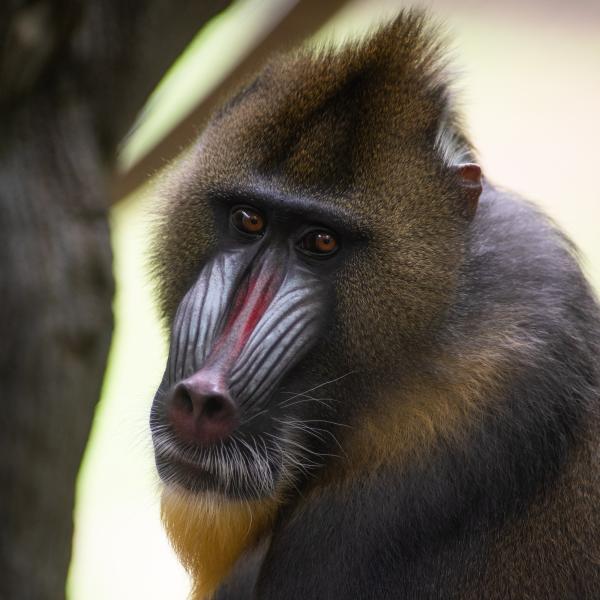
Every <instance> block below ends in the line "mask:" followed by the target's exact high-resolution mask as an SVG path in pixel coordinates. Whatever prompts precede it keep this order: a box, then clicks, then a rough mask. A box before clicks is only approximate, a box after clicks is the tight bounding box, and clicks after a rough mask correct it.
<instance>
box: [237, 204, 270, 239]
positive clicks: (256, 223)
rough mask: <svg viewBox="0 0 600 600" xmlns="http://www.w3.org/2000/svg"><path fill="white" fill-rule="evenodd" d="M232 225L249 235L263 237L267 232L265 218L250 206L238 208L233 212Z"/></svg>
mask: <svg viewBox="0 0 600 600" xmlns="http://www.w3.org/2000/svg"><path fill="white" fill-rule="evenodd" d="M231 224H232V225H233V226H234V227H235V228H236V229H237V230H238V231H241V232H242V233H245V234H247V235H253V236H258V235H262V234H263V232H264V230H265V218H264V217H263V216H262V215H261V214H260V213H259V212H258V211H256V210H254V209H253V208H250V207H249V206H237V207H235V208H234V209H233V210H232V211H231Z"/></svg>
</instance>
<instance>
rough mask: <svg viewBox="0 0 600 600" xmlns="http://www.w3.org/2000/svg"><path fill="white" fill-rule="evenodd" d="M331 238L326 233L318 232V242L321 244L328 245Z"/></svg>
mask: <svg viewBox="0 0 600 600" xmlns="http://www.w3.org/2000/svg"><path fill="white" fill-rule="evenodd" d="M332 241H333V240H332V239H331V236H330V235H327V234H320V235H319V242H320V243H321V246H330V245H331V243H332Z"/></svg>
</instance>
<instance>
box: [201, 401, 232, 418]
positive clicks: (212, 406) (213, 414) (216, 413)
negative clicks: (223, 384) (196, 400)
mask: <svg viewBox="0 0 600 600" xmlns="http://www.w3.org/2000/svg"><path fill="white" fill-rule="evenodd" d="M226 405H227V401H226V399H225V398H224V397H223V396H208V398H206V400H205V402H204V407H203V412H204V414H205V415H206V416H207V417H208V418H217V419H218V418H219V417H220V416H226V415H227V413H228V412H229V411H228V410H227V406H226Z"/></svg>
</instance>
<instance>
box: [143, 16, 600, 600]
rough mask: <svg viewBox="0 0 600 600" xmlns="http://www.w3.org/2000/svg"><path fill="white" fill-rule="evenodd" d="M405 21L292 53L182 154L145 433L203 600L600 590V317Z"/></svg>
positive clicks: (163, 252)
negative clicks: (156, 375)
mask: <svg viewBox="0 0 600 600" xmlns="http://www.w3.org/2000/svg"><path fill="white" fill-rule="evenodd" d="M446 72H447V68H446V63H445V59H444V45H443V43H441V42H440V40H439V36H438V34H437V33H436V29H435V27H432V26H431V25H430V24H429V23H428V21H427V18H425V17H424V16H423V15H421V14H420V13H414V12H403V13H401V14H400V16H399V17H398V18H397V19H396V20H395V21H394V22H393V23H391V24H390V25H388V26H386V27H383V28H381V29H380V30H378V31H376V32H375V33H374V34H373V35H371V36H370V37H369V38H368V39H366V40H364V41H362V42H359V43H353V44H349V45H347V46H346V47H344V48H342V49H340V50H336V51H334V50H319V51H314V50H312V51H311V50H307V49H301V50H299V51H296V52H293V53H291V54H289V55H284V56H280V57H276V58H274V59H273V60H271V61H270V62H268V64H267V65H266V66H265V67H264V69H263V70H262V71H261V72H260V73H259V74H258V76H256V78H255V79H253V80H252V81H250V82H249V84H248V85H246V86H245V87H244V88H243V89H241V90H240V91H239V92H238V93H237V94H236V95H235V96H233V97H232V98H231V99H229V101H228V102H226V103H225V104H224V105H223V106H222V107H221V108H220V109H219V110H218V112H216V113H215V114H214V115H213V117H212V119H211V120H210V121H209V123H208V125H207V126H206V128H205V129H204V131H203V133H202V134H201V136H200V138H199V139H198V141H197V143H196V144H195V146H194V147H193V149H192V150H191V151H190V152H189V153H188V155H187V156H186V157H185V159H183V160H182V161H181V162H180V163H179V164H178V165H177V166H176V167H175V168H174V169H173V171H172V172H171V175H170V176H169V178H168V181H167V183H166V185H165V190H166V191H165V192H164V196H163V198H164V201H163V208H162V212H161V215H162V216H161V218H160V222H159V224H158V232H157V235H156V240H155V245H154V254H153V260H154V263H153V264H154V267H155V273H156V276H157V281H158V286H159V295H160V299H161V302H162V308H163V311H164V315H165V317H166V320H167V322H168V324H169V326H170V330H171V341H170V350H169V357H168V362H167V365H166V369H165V373H164V377H163V379H162V382H161V384H160V387H159V389H158V391H157V393H156V396H155V398H154V403H153V406H152V411H151V418H150V425H151V430H152V436H153V442H154V449H155V458H156V465H157V468H158V473H159V474H160V478H161V480H162V482H163V496H162V518H163V521H164V525H165V527H166V531H167V533H168V535H169V538H170V540H171V542H172V545H173V547H174V549H175V551H176V552H177V554H178V556H179V558H180V560H181V562H182V563H183V565H184V566H185V567H186V569H187V570H188V571H189V573H190V575H191V577H192V581H193V591H192V597H193V598H194V599H195V600H201V599H202V600H207V599H213V600H233V599H238V600H242V599H246V600H251V599H258V600H275V599H277V600H280V599H281V600H321V599H323V600H328V599H331V600H356V599H373V600H383V599H385V600H397V599H401V600H420V599H434V598H435V599H442V600H445V599H460V600H486V599H497V600H504V599H531V600H542V599H543V600H548V599H551V600H571V599H572V600H585V599H590V600H591V599H597V598H600V453H599V439H600V438H599V435H598V432H599V424H600V421H599V404H600V358H599V357H600V313H599V309H598V305H597V304H596V301H595V300H594V296H593V294H592V292H591V290H590V287H589V285H588V283H587V282H586V280H585V278H584V276H583V275H582V272H581V270H580V268H579V266H578V263H577V258H576V250H575V249H574V247H573V245H572V244H571V243H570V242H569V240H568V239H566V238H565V236H564V235H563V234H562V233H561V232H560V231H559V230H557V228H556V226H555V225H554V224H553V223H552V222H551V221H549V220H548V218H546V217H545V216H544V215H543V214H541V213H540V212H539V210H537V209H536V208H535V207H534V206H532V205H531V204H529V203H528V202H526V201H524V200H522V199H521V198H519V197H517V196H515V195H514V194H511V193H509V192H506V191H504V190H501V189H498V188H497V187H495V185H494V184H492V183H491V182H489V181H488V180H486V179H484V178H483V177H482V175H481V170H480V167H479V166H478V165H477V159H476V156H475V152H474V150H473V146H472V144H471V142H470V141H469V139H468V138H467V136H466V134H465V131H464V128H463V127H462V125H461V121H460V117H459V115H457V113H456V112H455V108H454V105H453V102H452V97H451V94H450V84H449V81H448V77H447V75H446Z"/></svg>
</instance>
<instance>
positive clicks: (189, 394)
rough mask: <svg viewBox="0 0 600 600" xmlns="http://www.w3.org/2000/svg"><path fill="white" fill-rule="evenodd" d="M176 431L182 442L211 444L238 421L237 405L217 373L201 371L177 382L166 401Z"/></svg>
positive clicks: (221, 437)
mask: <svg viewBox="0 0 600 600" xmlns="http://www.w3.org/2000/svg"><path fill="white" fill-rule="evenodd" d="M167 412H168V417H169V420H170V422H171V425H172V426H173V430H174V432H175V434H176V435H177V436H178V437H179V438H180V439H181V440H182V441H184V442H189V443H193V444H198V445H202V446H205V445H210V444H214V443H216V442H219V441H222V440H224V439H226V438H227V437H228V436H230V435H231V433H233V431H234V430H235V428H236V427H237V424H238V414H237V413H238V411H237V406H236V404H235V402H234V401H233V399H232V398H231V395H230V393H229V390H228V388H227V386H226V385H224V384H223V383H222V378H221V377H219V374H218V373H213V372H211V371H209V370H206V371H205V370H201V371H198V372H197V373H194V374H193V375H192V376H191V377H188V378H187V379H184V380H183V381H181V382H180V383H178V384H177V386H176V387H175V389H174V390H173V392H172V393H171V396H170V397H169V399H168V404H167Z"/></svg>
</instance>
